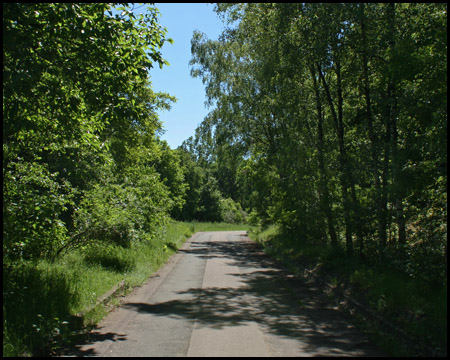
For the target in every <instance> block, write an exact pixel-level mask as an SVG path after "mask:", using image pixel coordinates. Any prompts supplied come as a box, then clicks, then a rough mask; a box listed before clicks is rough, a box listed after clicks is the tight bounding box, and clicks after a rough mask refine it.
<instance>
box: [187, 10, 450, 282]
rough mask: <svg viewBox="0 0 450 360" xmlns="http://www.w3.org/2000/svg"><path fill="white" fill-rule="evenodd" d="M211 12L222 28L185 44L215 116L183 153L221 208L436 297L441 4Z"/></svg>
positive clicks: (442, 112)
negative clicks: (223, 201) (378, 268)
mask: <svg viewBox="0 0 450 360" xmlns="http://www.w3.org/2000/svg"><path fill="white" fill-rule="evenodd" d="M215 10H216V12H217V13H218V15H220V16H221V17H222V18H223V19H224V21H225V23H227V24H228V26H227V27H226V29H225V30H224V31H223V33H222V35H221V36H220V37H219V40H209V39H208V38H207V37H206V36H205V34H201V33H199V32H196V33H194V35H193V38H192V41H191V43H192V59H191V61H190V65H191V66H192V68H191V74H192V75H193V76H195V77H199V78H201V79H202V81H203V82H204V84H205V86H206V96H207V100H208V104H209V105H210V106H213V105H215V106H214V107H213V108H212V110H211V112H210V113H209V115H208V116H207V117H206V118H205V119H204V121H203V122H202V123H201V124H200V126H199V127H198V129H197V132H196V137H195V139H191V140H190V142H189V143H187V145H188V146H189V147H190V148H191V149H193V151H192V150H191V152H192V153H194V154H195V156H197V161H198V162H199V163H201V161H203V162H205V164H206V166H205V167H207V168H208V169H211V170H212V171H213V174H214V176H216V178H217V179H218V180H219V188H220V190H221V191H222V194H223V196H224V197H225V198H228V197H230V198H232V199H233V200H235V201H238V202H240V203H241V205H242V206H243V207H244V208H245V209H246V210H248V212H249V213H253V214H255V215H257V217H258V218H259V219H260V220H261V221H262V223H263V224H264V223H267V222H269V223H270V222H271V223H274V224H278V225H280V226H281V227H282V228H283V230H284V231H286V232H289V233H290V234H291V236H292V237H295V238H296V239H297V240H296V241H298V242H299V243H302V244H310V245H317V246H323V245H325V244H327V243H328V244H330V245H331V246H332V247H333V248H336V251H339V248H340V247H342V245H345V249H346V253H347V254H348V255H352V254H354V253H357V254H358V255H359V257H361V259H364V260H365V261H366V262H368V263H376V262H378V263H381V262H386V263H387V264H388V266H390V267H391V268H396V269H398V270H400V271H401V272H403V273H404V274H408V275H411V276H413V277H415V278H417V279H427V281H432V282H435V283H438V284H441V286H442V285H444V284H446V281H447V280H446V277H447V275H446V274H447V270H446V269H447V265H446V253H447V250H446V249H447V244H446V240H445V239H446V236H447V227H446V216H447V207H446V202H445V201H444V200H443V199H446V197H447V190H446V183H447V174H446V164H447V155H446V151H447V137H446V132H447V125H446V121H447V120H446V119H447V116H446V106H447V105H446V104H447V101H446V98H447V90H446V81H445V79H446V76H445V74H446V73H447V67H446V61H447V55H446V54H447V53H446V29H447V25H446V16H447V7H446V5H445V4H360V3H352V4H307V3H296V4H290V3H283V4H253V3H251V4H219V5H217V6H216V8H215ZM442 75H444V76H442ZM222 174H223V175H225V176H227V178H226V179H227V180H229V182H230V184H226V181H227V180H225V184H221V181H222V180H224V177H223V176H222ZM218 176H219V177H218ZM431 214H433V215H431Z"/></svg>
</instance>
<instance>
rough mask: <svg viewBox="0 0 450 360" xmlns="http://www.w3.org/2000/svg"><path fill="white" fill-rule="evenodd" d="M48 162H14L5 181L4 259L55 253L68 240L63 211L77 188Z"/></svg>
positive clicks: (12, 259)
mask: <svg viewBox="0 0 450 360" xmlns="http://www.w3.org/2000/svg"><path fill="white" fill-rule="evenodd" d="M57 175H58V174H57V173H50V172H49V170H48V168H47V166H46V165H45V164H39V163H37V162H33V163H28V162H24V161H23V160H22V159H18V160H17V162H10V163H9V164H8V168H7V169H6V173H5V177H4V184H3V224H4V226H3V259H4V262H5V261H7V262H14V261H17V260H19V259H36V258H40V257H53V256H54V255H55V252H56V250H57V249H58V248H59V247H61V246H63V245H64V243H65V242H66V241H67V230H66V227H65V224H64V222H63V221H61V215H62V213H63V212H64V211H65V210H66V209H67V207H68V206H69V205H70V204H72V199H73V189H72V188H71V187H70V184H69V183H68V182H63V183H62V184H61V183H59V182H58V178H57Z"/></svg>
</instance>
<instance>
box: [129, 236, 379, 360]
mask: <svg viewBox="0 0 450 360" xmlns="http://www.w3.org/2000/svg"><path fill="white" fill-rule="evenodd" d="M184 252H185V253H189V254H194V255H196V256H201V257H207V258H209V259H211V258H214V257H220V258H226V259H227V260H229V264H230V265H233V266H237V267H238V268H239V270H240V274H229V275H232V276H238V277H239V280H240V282H241V283H242V284H243V286H242V287H239V288H234V287H209V288H206V289H201V288H191V289H188V290H185V291H182V292H179V294H180V295H186V294H188V295H192V296H191V297H190V298H191V299H192V298H195V299H197V301H192V300H191V299H190V300H184V299H180V300H171V301H167V302H161V303H157V304H147V303H127V304H125V305H124V307H126V308H128V309H133V310H135V311H138V312H141V313H149V314H153V315H156V316H164V317H172V318H184V319H191V320H195V321H196V322H197V324H198V326H201V327H209V328H212V329H222V328H225V327H229V326H240V325H244V324H246V323H249V322H256V323H257V324H258V326H260V328H262V329H263V330H264V332H266V333H268V334H270V335H273V336H276V337H282V338H284V339H291V340H292V339H293V340H298V342H299V344H301V348H302V351H303V352H305V353H307V354H310V355H312V356H383V354H382V353H381V352H380V351H378V350H377V349H376V348H374V347H373V346H371V345H370V344H369V343H368V342H367V340H366V339H365V338H364V336H363V335H362V334H360V333H359V332H358V331H357V330H356V329H355V328H354V327H353V325H352V323H351V318H350V317H349V315H347V314H345V313H343V312H341V311H339V310H338V309H337V307H336V306H335V305H334V304H332V302H331V301H330V300H329V299H327V298H326V296H325V295H324V294H323V293H322V292H321V291H320V289H318V288H315V287H314V286H312V285H311V284H307V283H305V282H303V281H302V280H300V279H296V278H294V277H292V276H288V274H287V272H286V270H285V269H283V268H281V267H280V266H279V265H278V264H276V262H275V261H274V260H273V259H271V258H269V257H268V256H267V255H265V254H263V253H262V252H261V251H259V250H258V248H257V246H256V244H254V243H251V242H247V241H239V242H236V241H223V242H220V241H214V242H213V243H208V244H206V243H205V242H203V243H198V244H195V243H194V244H193V246H191V248H190V249H189V250H185V251H184Z"/></svg>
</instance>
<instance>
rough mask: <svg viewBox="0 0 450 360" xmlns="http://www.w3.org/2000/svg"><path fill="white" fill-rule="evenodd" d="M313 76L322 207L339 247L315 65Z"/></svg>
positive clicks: (332, 243)
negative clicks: (329, 186) (332, 207)
mask: <svg viewBox="0 0 450 360" xmlns="http://www.w3.org/2000/svg"><path fill="white" fill-rule="evenodd" d="M310 71H311V77H312V79H313V84H314V92H315V95H316V109H317V137H318V142H317V151H318V154H319V172H320V187H321V194H322V196H321V197H322V201H321V202H322V208H323V211H324V213H325V216H326V218H327V224H328V234H329V236H330V243H331V246H332V247H333V248H337V247H338V246H339V243H338V240H337V235H336V231H335V228H334V219H333V211H332V209H331V203H330V192H329V190H328V177H327V173H326V171H325V163H324V157H323V148H324V144H323V115H322V102H321V100H320V94H319V88H318V84H317V81H316V73H315V71H314V67H311V68H310Z"/></svg>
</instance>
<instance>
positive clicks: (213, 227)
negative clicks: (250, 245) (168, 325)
mask: <svg viewBox="0 0 450 360" xmlns="http://www.w3.org/2000/svg"><path fill="white" fill-rule="evenodd" d="M246 228H247V227H246V226H245V225H236V224H224V223H213V224H211V223H200V222H190V223H187V222H186V223H185V222H176V221H171V222H170V224H169V225H168V226H167V227H166V228H165V229H163V230H161V231H160V233H159V234H158V236H156V237H155V238H152V239H146V238H145V236H144V238H143V239H141V241H140V242H138V243H135V244H133V245H132V247H131V248H128V249H127V248H122V247H118V246H104V245H92V246H89V247H86V248H84V249H78V250H74V251H71V252H69V253H67V254H65V255H63V256H61V257H60V258H59V259H58V260H56V261H54V262H48V261H44V260H42V261H39V262H35V263H29V262H24V263H22V264H17V265H15V266H11V267H5V265H4V266H3V355H4V356H46V355H50V354H56V353H57V350H58V349H60V348H61V347H62V346H67V345H69V344H70V343H72V342H74V341H76V340H75V339H77V334H78V333H79V332H80V330H81V329H82V328H84V327H86V326H89V325H95V324H96V323H98V321H100V320H101V319H102V318H103V317H104V316H105V315H106V314H107V309H106V307H105V306H103V305H98V306H96V302H97V299H99V297H101V296H102V295H103V294H105V293H106V292H108V291H109V290H110V289H111V288H113V287H114V286H115V285H116V284H118V283H119V282H120V281H126V284H127V285H128V286H127V288H128V289H132V288H133V287H135V286H139V285H142V284H143V283H144V282H145V281H146V280H147V279H148V278H149V277H150V276H151V274H152V273H154V272H155V271H156V270H158V269H159V268H160V267H161V266H162V265H163V264H164V263H165V262H166V261H167V259H168V258H169V257H170V256H171V255H173V254H174V253H175V252H176V250H177V249H178V248H179V247H181V246H182V244H183V243H184V242H185V240H186V239H187V238H188V237H190V236H191V235H192V234H193V233H195V232H198V231H231V230H246ZM80 313H82V314H83V316H82V317H80V316H77V314H80Z"/></svg>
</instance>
